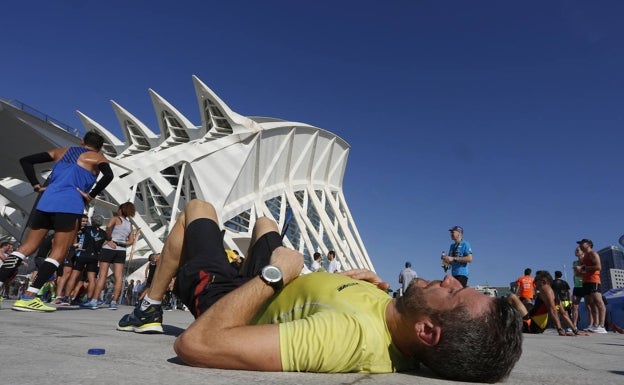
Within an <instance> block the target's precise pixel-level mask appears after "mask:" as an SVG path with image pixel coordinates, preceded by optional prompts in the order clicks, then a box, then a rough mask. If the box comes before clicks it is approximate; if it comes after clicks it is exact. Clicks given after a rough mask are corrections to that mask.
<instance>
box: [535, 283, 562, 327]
mask: <svg viewBox="0 0 624 385" xmlns="http://www.w3.org/2000/svg"><path fill="white" fill-rule="evenodd" d="M539 296H540V298H541V299H542V301H544V303H545V304H546V307H547V308H548V316H549V317H550V319H551V320H552V323H553V325H555V327H556V328H557V332H558V333H559V335H563V336H565V330H563V329H562V328H561V320H559V314H558V313H557V306H556V305H555V294H554V292H553V290H552V288H551V287H549V286H546V285H544V286H542V288H541V289H540V293H539Z"/></svg>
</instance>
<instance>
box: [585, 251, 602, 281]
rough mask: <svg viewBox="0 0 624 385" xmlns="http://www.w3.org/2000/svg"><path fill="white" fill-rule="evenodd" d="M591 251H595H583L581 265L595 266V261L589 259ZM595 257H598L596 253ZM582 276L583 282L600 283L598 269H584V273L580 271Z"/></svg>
mask: <svg viewBox="0 0 624 385" xmlns="http://www.w3.org/2000/svg"><path fill="white" fill-rule="evenodd" d="M591 253H595V251H592V252H590V253H585V255H584V256H583V266H595V265H596V263H595V262H594V261H593V260H592V259H591ZM596 258H600V257H599V256H598V255H596ZM581 275H582V277H583V283H600V270H586V271H585V272H584V273H581Z"/></svg>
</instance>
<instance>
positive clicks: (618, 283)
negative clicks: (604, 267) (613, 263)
mask: <svg viewBox="0 0 624 385" xmlns="http://www.w3.org/2000/svg"><path fill="white" fill-rule="evenodd" d="M611 284H612V285H613V287H612V289H616V288H624V270H622V269H611Z"/></svg>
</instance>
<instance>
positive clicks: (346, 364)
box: [255, 273, 418, 373]
mask: <svg viewBox="0 0 624 385" xmlns="http://www.w3.org/2000/svg"><path fill="white" fill-rule="evenodd" d="M390 301H391V298H390V297H389V296H388V295H387V294H386V293H384V292H383V291H381V290H379V289H378V288H377V287H376V286H374V285H372V284H370V283H368V282H364V281H357V280H353V279H351V278H348V277H345V276H342V275H339V274H329V273H316V274H307V275H304V276H301V277H299V278H297V279H296V280H294V281H293V282H292V283H290V284H289V285H287V286H286V287H285V288H284V289H283V290H282V292H280V293H279V295H277V296H275V297H274V298H272V300H270V301H269V303H268V304H267V305H266V307H265V308H264V309H263V310H262V311H260V313H259V314H258V315H257V316H256V320H255V323H257V324H268V323H279V324H280V325H279V336H280V354H281V359H282V370H284V371H290V372H293V371H300V372H322V373H340V372H362V373H390V372H395V371H405V370H411V369H415V368H417V367H418V366H417V363H416V361H415V360H413V359H411V358H409V357H406V356H404V355H402V354H401V353H400V352H399V351H398V349H397V348H396V347H395V346H394V344H393V343H392V339H391V337H390V332H389V331H388V328H387V326H386V316H385V311H386V306H387V305H388V303H389V302H390Z"/></svg>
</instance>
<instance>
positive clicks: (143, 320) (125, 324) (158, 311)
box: [117, 305, 163, 333]
mask: <svg viewBox="0 0 624 385" xmlns="http://www.w3.org/2000/svg"><path fill="white" fill-rule="evenodd" d="M162 318H163V311H162V307H161V306H160V305H150V306H149V307H148V308H147V309H145V310H144V311H141V306H140V305H138V306H137V307H135V308H134V311H133V312H132V313H130V314H126V315H125V316H123V317H122V318H121V319H120V320H119V323H118V324H117V330H122V331H126V332H135V333H162V332H163V328H162Z"/></svg>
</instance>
